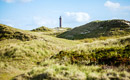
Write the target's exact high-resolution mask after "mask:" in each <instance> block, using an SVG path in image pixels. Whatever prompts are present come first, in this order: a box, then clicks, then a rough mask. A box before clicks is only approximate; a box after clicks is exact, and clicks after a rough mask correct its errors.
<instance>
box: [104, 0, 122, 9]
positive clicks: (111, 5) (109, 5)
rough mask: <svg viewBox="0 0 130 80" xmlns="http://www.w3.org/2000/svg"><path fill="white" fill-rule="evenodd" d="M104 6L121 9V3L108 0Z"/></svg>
mask: <svg viewBox="0 0 130 80" xmlns="http://www.w3.org/2000/svg"><path fill="white" fill-rule="evenodd" d="M104 6H106V7H108V8H110V9H119V8H120V3H114V2H111V1H107V2H106V3H105V4H104Z"/></svg>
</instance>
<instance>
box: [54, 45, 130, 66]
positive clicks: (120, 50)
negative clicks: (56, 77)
mask: <svg viewBox="0 0 130 80" xmlns="http://www.w3.org/2000/svg"><path fill="white" fill-rule="evenodd" d="M90 53H91V54H90ZM129 57H130V45H126V46H125V47H110V48H98V49H94V50H92V51H91V52H89V54H87V53H86V52H84V51H83V50H81V51H60V52H59V54H56V55H55V56H53V57H52V58H54V59H56V58H58V59H59V60H64V59H66V60H65V62H66V61H68V62H69V63H71V64H80V65H81V64H85V65H90V64H91V65H92V64H94V65H95V64H96V65H111V66H119V65H130V58H129Z"/></svg>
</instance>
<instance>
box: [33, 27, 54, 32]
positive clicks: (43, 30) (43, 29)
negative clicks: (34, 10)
mask: <svg viewBox="0 0 130 80" xmlns="http://www.w3.org/2000/svg"><path fill="white" fill-rule="evenodd" d="M32 31H35V32H46V31H52V30H51V29H49V28H47V27H45V26H42V27H39V28H36V29H33V30H32Z"/></svg>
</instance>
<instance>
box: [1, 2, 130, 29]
mask: <svg viewBox="0 0 130 80" xmlns="http://www.w3.org/2000/svg"><path fill="white" fill-rule="evenodd" d="M59 16H62V19H63V26H64V27H72V28H74V27H77V26H80V25H83V24H86V23H88V22H90V21H93V20H108V19H125V20H130V0H0V23H1V24H6V25H9V26H12V27H15V28H19V29H24V30H31V29H34V28H37V27H40V26H42V25H43V26H46V27H49V28H54V27H58V26H59Z"/></svg>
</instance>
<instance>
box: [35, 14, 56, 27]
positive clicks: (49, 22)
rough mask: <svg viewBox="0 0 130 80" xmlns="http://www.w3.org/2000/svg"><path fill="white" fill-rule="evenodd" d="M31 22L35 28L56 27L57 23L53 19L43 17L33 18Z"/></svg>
mask: <svg viewBox="0 0 130 80" xmlns="http://www.w3.org/2000/svg"><path fill="white" fill-rule="evenodd" d="M33 21H34V23H35V24H36V25H37V26H47V27H56V24H57V22H56V21H55V20H53V19H48V18H45V17H39V16H34V17H33Z"/></svg>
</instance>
